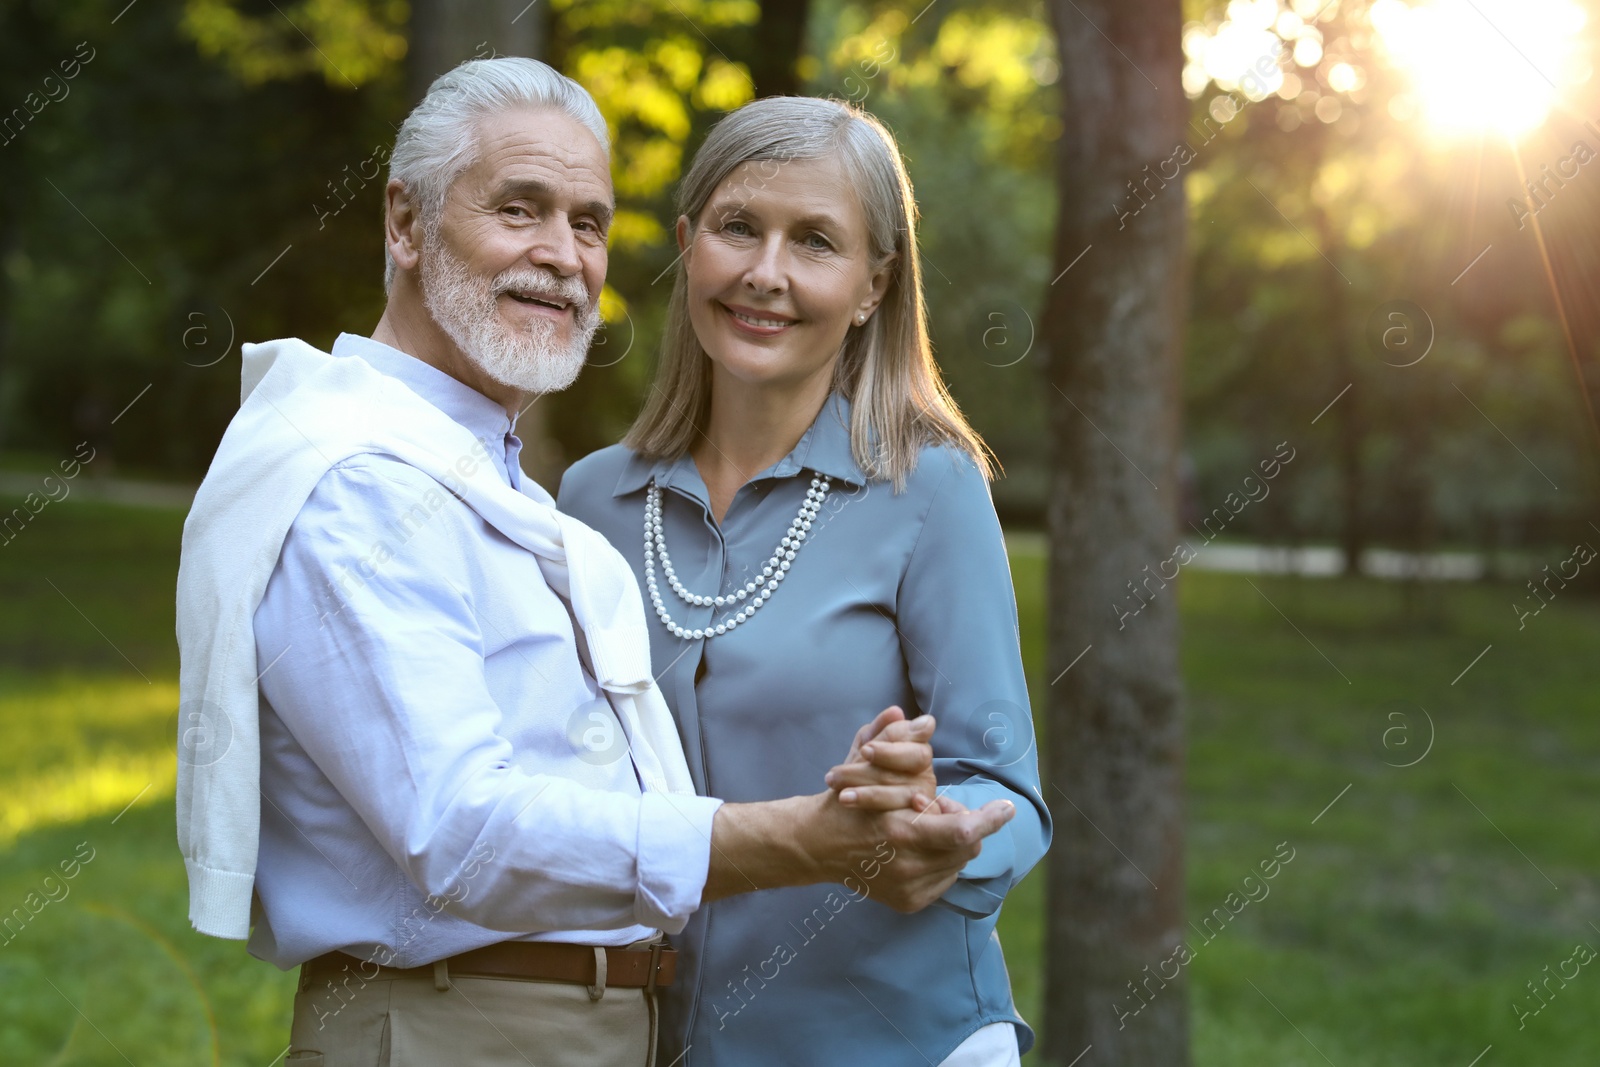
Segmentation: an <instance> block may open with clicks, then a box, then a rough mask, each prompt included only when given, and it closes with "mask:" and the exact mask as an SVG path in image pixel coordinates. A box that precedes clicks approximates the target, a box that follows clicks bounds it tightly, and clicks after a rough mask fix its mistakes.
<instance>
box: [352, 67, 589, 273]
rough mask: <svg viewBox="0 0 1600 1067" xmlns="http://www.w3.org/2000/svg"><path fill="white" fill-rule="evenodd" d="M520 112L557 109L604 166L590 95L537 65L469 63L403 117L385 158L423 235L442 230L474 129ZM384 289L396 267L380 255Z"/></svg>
mask: <svg viewBox="0 0 1600 1067" xmlns="http://www.w3.org/2000/svg"><path fill="white" fill-rule="evenodd" d="M519 107H547V108H554V109H555V110H557V111H560V112H562V113H564V114H566V115H569V116H571V117H572V118H573V119H575V120H576V121H577V122H579V123H581V124H582V125H583V127H584V128H585V129H587V130H588V131H589V132H590V133H592V134H594V136H595V139H596V140H598V141H599V142H600V148H601V150H602V151H604V152H605V153H606V157H607V159H608V160H609V159H610V155H611V141H610V138H609V137H608V136H607V134H606V120H605V118H604V117H603V116H602V115H601V114H600V109H599V108H598V107H596V106H595V102H594V98H593V97H591V96H590V95H589V93H588V90H586V89H584V87H583V86H581V85H579V84H578V83H577V82H575V81H573V80H572V79H571V78H568V77H567V76H566V75H564V74H562V73H560V72H559V71H557V70H556V69H555V68H554V67H551V66H549V65H548V64H546V63H541V62H539V61H538V60H537V59H523V58H520V57H512V56H507V57H501V58H498V59H472V60H468V61H467V62H465V63H463V64H461V65H460V66H459V67H456V68H455V69H454V70H451V71H449V72H447V73H445V74H441V75H440V76H439V77H438V78H437V79H435V80H434V83H433V84H432V85H431V86H429V87H428V94H427V95H426V96H424V97H423V98H422V102H421V103H420V104H418V105H417V106H416V107H415V108H414V109H413V110H412V112H411V114H410V115H407V116H406V120H405V122H404V123H402V124H401V126H400V135H399V136H398V137H397V138H395V142H394V153H393V154H392V155H391V156H390V157H389V177H390V178H391V179H395V178H398V179H399V180H400V182H401V183H402V184H404V185H405V187H406V191H407V192H408V193H410V194H411V197H412V198H413V199H414V200H415V201H416V203H417V210H418V215H419V216H420V218H421V220H422V225H423V230H424V232H432V231H433V229H434V228H436V227H437V226H438V224H439V216H440V214H441V213H442V212H443V210H444V201H445V196H446V194H448V193H449V191H450V186H451V184H452V183H454V182H455V180H456V179H457V178H458V177H460V176H461V172H462V171H464V170H466V169H467V168H468V167H470V166H472V165H473V163H475V162H477V155H478V129H477V126H478V121H479V120H480V119H482V118H483V117H484V116H486V115H493V114H496V113H498V112H502V111H509V110H511V109H513V108H519ZM384 260H385V263H384V271H383V289H384V292H388V291H389V287H390V286H391V285H393V284H394V274H395V269H396V265H395V261H394V257H393V256H392V255H390V254H389V251H388V248H387V246H385V249H384Z"/></svg>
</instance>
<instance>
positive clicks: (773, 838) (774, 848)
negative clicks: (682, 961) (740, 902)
mask: <svg viewBox="0 0 1600 1067" xmlns="http://www.w3.org/2000/svg"><path fill="white" fill-rule="evenodd" d="M828 799H829V794H826V793H823V794H817V795H814V796H800V797H787V798H785V799H783V800H769V801H761V802H759V803H751V804H724V805H723V806H722V807H720V808H718V809H717V813H716V816H715V818H714V820H713V821H712V825H711V864H710V869H709V871H708V872H707V875H706V888H705V893H704V894H703V897H702V899H703V900H707V901H710V900H717V899H720V898H722V897H728V896H733V895H735V894H738V893H749V892H754V891H755V890H758V889H776V888H779V887H782V886H793V885H810V884H812V883H814V882H821V881H826V880H827V872H826V869H825V864H824V863H823V862H822V859H821V857H822V856H824V855H825V854H826V850H825V849H823V848H821V847H820V842H819V833H818V830H819V824H820V821H821V814H822V812H821V807H822V805H823V804H824V803H826V802H827V800H828Z"/></svg>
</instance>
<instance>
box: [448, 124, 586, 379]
mask: <svg viewBox="0 0 1600 1067" xmlns="http://www.w3.org/2000/svg"><path fill="white" fill-rule="evenodd" d="M477 132H478V159H477V162H475V163H474V164H473V165H472V166H471V167H469V168H467V170H465V171H463V172H462V173H461V175H460V176H459V177H458V178H457V179H456V180H455V183H454V184H453V185H451V187H450V191H449V194H448V196H447V197H446V198H445V204H444V209H443V211H442V212H441V214H440V218H439V220H438V225H437V228H436V230H433V231H430V232H427V233H426V234H425V236H424V241H423V246H422V249H421V272H422V291H423V297H424V300H425V301H426V304H427V307H428V310H429V311H430V312H431V313H432V315H433V317H434V319H435V320H436V321H437V322H438V323H439V325H440V327H441V328H443V329H444V331H445V332H446V333H447V334H449V335H450V337H451V339H452V340H454V341H455V342H456V344H457V345H458V346H459V347H460V348H461V350H462V352H464V353H465V354H466V356H467V357H468V358H469V359H471V360H472V361H473V362H474V363H475V364H477V365H478V367H479V368H480V369H481V370H482V371H483V372H484V373H485V374H487V375H488V376H489V377H491V378H493V379H494V380H496V381H498V382H501V383H502V384H505V385H509V386H512V387H514V388H517V389H520V390H523V391H524V392H530V393H547V392H554V391H556V390H558V389H565V388H566V387H567V386H568V385H571V384H572V381H573V379H574V378H576V377H577V375H578V371H579V370H580V369H581V368H582V366H583V361H584V357H585V355H586V354H587V353H588V349H589V341H590V339H591V338H592V337H593V335H594V331H595V329H596V327H597V326H598V325H599V322H600V313H599V301H600V290H601V288H602V286H604V284H605V277H606V232H607V230H608V228H609V227H610V224H611V215H612V194H611V174H610V170H609V167H608V166H607V162H606V156H605V152H604V151H603V150H602V149H601V147H600V143H599V142H598V141H596V140H595V137H594V135H593V134H592V133H590V132H589V131H588V130H586V129H585V128H584V127H583V125H582V124H581V123H579V122H578V121H577V120H576V119H573V118H571V117H570V116H568V115H566V114H563V113H562V112H560V111H556V110H552V109H546V108H540V109H518V110H514V111H507V112H502V113H499V114H496V115H490V116H487V117H485V118H484V119H482V120H481V121H480V122H479V124H478V131H477ZM425 229H427V228H425Z"/></svg>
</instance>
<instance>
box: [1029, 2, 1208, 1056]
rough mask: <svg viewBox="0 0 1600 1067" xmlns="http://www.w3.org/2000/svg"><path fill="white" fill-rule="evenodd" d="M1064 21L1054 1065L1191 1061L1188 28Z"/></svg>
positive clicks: (1055, 310)
mask: <svg viewBox="0 0 1600 1067" xmlns="http://www.w3.org/2000/svg"><path fill="white" fill-rule="evenodd" d="M1050 7H1051V13H1052V17H1053V21H1054V23H1055V28H1056V33H1057V36H1058V39H1059V41H1060V48H1061V90H1062V108H1061V113H1062V119H1063V131H1062V136H1061V141H1060V148H1059V156H1058V167H1059V174H1058V178H1057V181H1058V187H1059V195H1060V203H1059V217H1058V220H1057V226H1056V235H1055V267H1054V268H1053V269H1054V271H1055V281H1054V282H1052V284H1051V286H1050V288H1049V290H1048V295H1047V297H1046V306H1045V312H1044V321H1043V333H1044V336H1045V338H1046V343H1047V345H1048V350H1049V355H1050V358H1049V362H1048V370H1047V374H1048V376H1049V386H1050V388H1048V389H1047V394H1048V396H1049V399H1050V441H1051V448H1052V452H1053V457H1052V474H1051V489H1050V500H1049V527H1050V533H1049V537H1050V578H1049V581H1050V627H1049V660H1050V668H1049V671H1050V674H1049V677H1050V678H1052V679H1055V681H1054V682H1053V683H1052V685H1051V688H1050V691H1049V705H1048V707H1049V718H1048V724H1049V741H1050V750H1049V755H1048V759H1047V762H1046V766H1047V767H1048V769H1049V775H1050V783H1049V784H1048V785H1047V786H1046V790H1047V794H1048V796H1049V798H1050V801H1051V804H1052V808H1053V811H1054V814H1055V817H1056V824H1055V825H1056V834H1055V843H1054V846H1053V847H1052V849H1051V851H1050V854H1049V868H1048V870H1049V900H1050V913H1049V916H1048V925H1047V946H1048V961H1047V965H1046V989H1045V1017H1044V1030H1045V1045H1044V1059H1045V1060H1046V1062H1049V1063H1051V1064H1057V1065H1065V1064H1069V1063H1073V1062H1074V1061H1075V1058H1077V1057H1080V1056H1081V1057H1082V1058H1081V1059H1076V1065H1077V1067H1095V1065H1103V1067H1110V1065H1115V1067H1185V1065H1187V1064H1188V1063H1189V1025H1188V997H1187V992H1186V972H1185V971H1184V970H1182V969H1181V967H1179V966H1178V965H1177V964H1176V963H1166V965H1165V971H1166V973H1167V975H1168V976H1169V977H1166V978H1163V977H1161V976H1159V975H1158V970H1161V969H1162V968H1161V966H1160V965H1161V964H1162V963H1163V961H1167V960H1169V958H1171V957H1172V956H1173V953H1174V950H1175V949H1176V948H1177V947H1178V945H1179V944H1180V943H1181V942H1182V941H1183V939H1184V928H1183V901H1184V875H1183V823H1184V812H1183V719H1182V685H1181V680H1180V677H1179V670H1178V617H1177V595H1176V594H1177V589H1176V586H1175V585H1174V583H1173V581H1172V580H1171V578H1172V576H1173V575H1174V573H1175V567H1176V566H1178V565H1180V563H1181V559H1180V558H1177V557H1175V546H1176V545H1177V543H1178V532H1177V517H1176V508H1177V499H1178V493H1177V489H1178V469H1177V454H1178V443H1179V410H1180V409H1179V403H1180V400H1179V397H1180V389H1179V368H1180V364H1181V357H1182V338H1183V321H1184V316H1185V310H1186V308H1185V305H1186V299H1187V259H1186V255H1185V247H1184V235H1185V207H1184V194H1183V188H1182V184H1181V181H1182V179H1181V178H1178V179H1176V180H1173V179H1172V178H1166V179H1163V176H1162V174H1163V171H1164V172H1165V173H1166V174H1171V173H1172V167H1173V163H1172V162H1165V161H1169V160H1177V159H1178V155H1179V153H1178V146H1179V145H1182V144H1184V139H1185V120H1186V118H1187V106H1188V105H1187V100H1186V99H1185V97H1184V94H1183V90H1182V87H1181V83H1180V81H1179V73H1180V69H1181V66H1182V53H1181V50H1180V47H1179V34H1180V32H1181V28H1182V12H1181V7H1180V4H1179V3H1178V0H1052V2H1051V4H1050ZM1147 166H1148V167H1149V170H1146V169H1145V168H1146V167H1147ZM1132 186H1138V188H1139V189H1140V190H1141V193H1142V195H1141V196H1140V198H1139V199H1137V200H1136V199H1134V197H1133V195H1132V194H1131V193H1130V188H1131V187H1132ZM1113 205H1117V206H1115V207H1114V206H1113ZM1135 209H1137V213H1136V214H1135V213H1134V210H1135ZM1124 212H1126V213H1127V214H1124ZM1086 248H1087V249H1088V251H1087V252H1085V249H1086ZM1080 255H1081V256H1082V258H1081V259H1079V257H1080ZM1163 572H1164V574H1163ZM1134 590H1137V592H1135V591H1134ZM1080 656H1081V658H1080ZM1069 668H1070V669H1069ZM1063 672H1064V673H1063ZM1175 969H1176V974H1174V971H1175ZM1136 988H1137V990H1138V993H1137V994H1136V993H1135V989H1136Z"/></svg>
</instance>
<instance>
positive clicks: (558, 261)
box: [528, 216, 583, 278]
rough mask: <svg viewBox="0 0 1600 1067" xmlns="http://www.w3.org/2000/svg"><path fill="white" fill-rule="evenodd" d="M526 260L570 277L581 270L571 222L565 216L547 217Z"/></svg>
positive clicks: (575, 235)
mask: <svg viewBox="0 0 1600 1067" xmlns="http://www.w3.org/2000/svg"><path fill="white" fill-rule="evenodd" d="M528 261H529V262H530V263H532V264H533V265H534V266H537V267H548V268H549V269H551V270H553V271H555V272H556V273H557V274H559V275H561V276H562V277H563V278H570V277H572V276H573V275H575V274H577V273H579V272H580V271H582V270H583V260H582V258H581V257H580V256H579V255H578V238H577V234H576V233H574V232H573V229H572V223H571V222H569V221H568V220H567V219H566V217H565V216H556V217H553V218H550V219H548V220H547V221H546V222H545V224H544V225H542V226H540V227H539V229H538V231H537V233H536V235H535V239H534V242H533V245H532V246H531V247H530V248H529V249H528Z"/></svg>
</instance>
